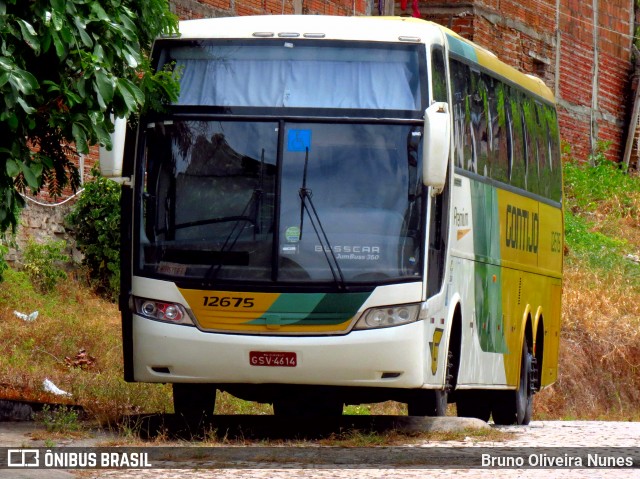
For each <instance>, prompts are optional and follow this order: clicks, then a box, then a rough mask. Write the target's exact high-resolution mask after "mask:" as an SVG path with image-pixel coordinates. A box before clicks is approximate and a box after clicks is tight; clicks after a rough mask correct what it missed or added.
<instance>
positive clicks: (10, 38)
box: [0, 0, 177, 233]
mask: <svg viewBox="0 0 640 479" xmlns="http://www.w3.org/2000/svg"><path fill="white" fill-rule="evenodd" d="M176 31H177V19H176V17H175V16H174V15H173V14H171V13H170V11H169V6H168V1H167V0H100V1H97V0H0V233H1V232H4V231H6V230H7V229H8V228H14V229H15V227H16V225H17V221H18V214H19V209H20V207H21V206H22V205H23V200H22V198H21V197H20V195H19V194H18V192H19V191H23V190H26V189H30V190H32V191H38V190H39V189H40V188H41V187H43V186H46V187H47V188H48V189H49V192H50V193H51V194H52V195H54V196H56V195H59V194H60V193H61V192H62V189H63V188H64V187H66V186H71V187H72V188H73V189H75V188H77V187H78V186H79V182H80V177H79V174H78V170H77V168H76V167H75V165H74V163H73V162H72V161H71V160H70V157H73V155H75V154H78V153H88V151H89V147H90V146H92V145H95V144H102V145H106V146H107V147H110V146H111V145H110V138H109V132H111V131H113V124H112V121H111V115H114V116H115V117H130V116H131V115H135V114H136V113H138V112H139V111H140V110H141V108H142V106H143V105H144V104H145V102H146V104H147V105H152V106H157V105H159V104H163V103H164V102H165V101H166V99H170V98H172V97H173V95H175V92H176V91H177V86H176V82H175V81H173V79H172V77H171V76H170V75H168V74H167V73H166V72H160V73H159V74H156V75H154V74H152V72H151V69H150V64H149V61H148V60H147V56H148V51H149V49H150V46H151V43H152V41H153V39H154V38H155V37H156V36H157V35H159V34H160V33H175V32H176Z"/></svg>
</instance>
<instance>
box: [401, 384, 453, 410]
mask: <svg viewBox="0 0 640 479" xmlns="http://www.w3.org/2000/svg"><path fill="white" fill-rule="evenodd" d="M448 396H449V395H448V394H447V392H446V391H445V390H442V389H438V390H433V389H418V390H416V391H413V394H412V395H411V398H410V399H409V401H407V413H408V415H409V416H446V415H447V400H448Z"/></svg>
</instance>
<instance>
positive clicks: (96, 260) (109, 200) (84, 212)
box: [67, 172, 120, 299]
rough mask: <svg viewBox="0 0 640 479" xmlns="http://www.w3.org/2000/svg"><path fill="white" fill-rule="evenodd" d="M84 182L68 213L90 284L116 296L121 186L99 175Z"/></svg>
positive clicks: (118, 279)
mask: <svg viewBox="0 0 640 479" xmlns="http://www.w3.org/2000/svg"><path fill="white" fill-rule="evenodd" d="M94 174H95V175H96V177H95V180H94V181H91V182H89V183H87V184H86V186H85V190H84V192H83V193H82V196H80V198H79V199H78V201H77V202H76V204H75V205H74V206H73V210H72V211H71V213H70V214H69V216H67V222H68V223H69V226H70V227H71V228H72V229H73V232H74V236H75V239H76V242H77V243H78V249H79V250H80V251H81V252H82V253H83V254H84V260H83V264H84V265H85V266H87V268H88V270H89V277H90V278H91V282H92V284H93V286H94V287H95V288H96V289H97V290H98V292H99V293H101V294H103V295H104V296H106V297H108V298H110V299H115V298H117V296H118V291H119V290H120V186H119V185H118V184H117V183H115V182H114V181H111V180H108V179H106V178H104V177H102V176H99V175H98V174H97V172H94Z"/></svg>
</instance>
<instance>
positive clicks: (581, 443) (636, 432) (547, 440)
mask: <svg viewBox="0 0 640 479" xmlns="http://www.w3.org/2000/svg"><path fill="white" fill-rule="evenodd" d="M0 429H1V425H0ZM500 430H503V431H507V432H512V433H513V437H512V438H510V439H508V440H507V441H504V442H502V441H501V442H487V441H481V440H478V439H472V438H467V439H466V440H463V441H447V442H438V443H434V442H429V443H425V444H418V445H413V446H411V447H425V448H434V447H438V448H440V447H445V448H450V447H568V448H572V447H578V448H579V447H621V448H640V423H632V422H626V423H625V422H601V421H588V422H587V421H564V422H560V421H534V422H532V423H531V425H530V426H527V427H501V428H500ZM0 441H2V435H1V434H0ZM2 445H5V443H2ZM16 445H19V444H16ZM74 445H75V444H74ZM25 446H26V445H25ZM430 450H432V449H430ZM293 451H295V450H293ZM293 451H292V452H293ZM396 452H397V451H396ZM381 453H383V454H393V453H394V450H393V449H384V448H383V449H381ZM193 465H194V468H191V469H189V468H186V469H148V470H85V471H56V475H55V476H52V475H51V474H49V475H37V474H33V473H35V472H36V471H30V472H31V473H32V475H28V474H27V475H15V474H11V475H6V474H5V475H3V472H5V473H6V472H12V473H13V472H15V471H6V470H5V471H0V478H5V477H6V478H12V479H13V478H18V477H19V478H25V479H27V478H28V479H31V478H39V477H42V478H47V479H48V478H53V477H55V478H56V479H58V478H59V479H201V478H216V479H217V478H233V479H246V478H252V479H253V478H256V479H290V478H291V479H293V478H295V479H298V478H320V479H329V478H345V479H392V478H422V477H425V478H426V477H429V478H436V479H437V478H456V479H464V478H496V479H511V478H534V477H535V478H536V479H538V478H541V477H544V478H552V479H553V478H562V479H567V478H603V479H604V478H607V479H609V478H634V477H635V478H640V469H633V470H629V469H626V470H621V469H615V470H613V469H520V470H518V469H393V468H384V469H376V468H375V467H374V466H369V465H363V467H362V468H358V469H338V468H335V469H331V468H318V469H312V468H308V467H307V468H305V467H303V466H301V467H300V468H292V467H289V466H287V465H282V467H281V468H279V467H273V466H277V465H278V464H269V468H264V469H262V468H260V469H241V468H234V469H202V468H200V469H198V468H197V466H196V464H195V463H194V464H193ZM294 465H295V463H294ZM37 472H38V473H40V472H42V473H47V472H48V473H51V472H53V471H37ZM58 473H59V474H58Z"/></svg>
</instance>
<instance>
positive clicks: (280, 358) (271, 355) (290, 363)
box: [249, 351, 298, 368]
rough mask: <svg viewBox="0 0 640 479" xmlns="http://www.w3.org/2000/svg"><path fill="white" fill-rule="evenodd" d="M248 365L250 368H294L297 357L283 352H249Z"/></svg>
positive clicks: (294, 354) (296, 363)
mask: <svg viewBox="0 0 640 479" xmlns="http://www.w3.org/2000/svg"><path fill="white" fill-rule="evenodd" d="M249 363H250V364H251V365H252V366H272V367H284V368H295V367H296V366H297V365H298V356H297V354H296V353H291V352H283V351H250V352H249Z"/></svg>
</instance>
